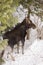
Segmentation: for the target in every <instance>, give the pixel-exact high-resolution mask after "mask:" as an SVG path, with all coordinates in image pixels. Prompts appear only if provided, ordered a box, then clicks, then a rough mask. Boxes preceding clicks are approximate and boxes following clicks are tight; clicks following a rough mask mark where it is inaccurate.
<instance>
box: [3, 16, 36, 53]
mask: <svg viewBox="0 0 43 65" xmlns="http://www.w3.org/2000/svg"><path fill="white" fill-rule="evenodd" d="M29 28H33V29H34V28H36V26H35V25H34V24H33V23H32V21H31V20H30V19H29V18H28V17H26V18H25V19H24V20H23V22H22V23H18V24H17V25H16V26H15V28H14V29H12V30H11V31H7V32H6V33H5V34H4V35H3V39H8V45H9V46H10V47H11V48H12V49H13V48H14V45H15V44H17V52H18V53H19V41H21V42H22V53H24V41H25V36H26V34H27V32H26V30H27V29H29Z"/></svg>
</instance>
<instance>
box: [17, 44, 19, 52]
mask: <svg viewBox="0 0 43 65" xmlns="http://www.w3.org/2000/svg"><path fill="white" fill-rule="evenodd" d="M17 53H19V43H17Z"/></svg>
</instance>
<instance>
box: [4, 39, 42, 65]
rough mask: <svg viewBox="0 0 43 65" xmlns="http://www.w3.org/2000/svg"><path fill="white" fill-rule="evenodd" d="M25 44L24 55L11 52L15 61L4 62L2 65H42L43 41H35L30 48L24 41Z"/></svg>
mask: <svg viewBox="0 0 43 65" xmlns="http://www.w3.org/2000/svg"><path fill="white" fill-rule="evenodd" d="M25 44H27V46H26V45H25V49H24V50H25V51H24V54H21V53H19V54H15V52H13V56H14V58H15V61H13V60H6V63H5V64H3V65H43V40H38V39H36V40H35V41H34V42H33V43H32V45H30V46H29V41H27V40H26V41H25Z"/></svg>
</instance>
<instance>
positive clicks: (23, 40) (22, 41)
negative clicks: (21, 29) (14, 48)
mask: <svg viewBox="0 0 43 65" xmlns="http://www.w3.org/2000/svg"><path fill="white" fill-rule="evenodd" d="M24 41H25V40H22V54H24Z"/></svg>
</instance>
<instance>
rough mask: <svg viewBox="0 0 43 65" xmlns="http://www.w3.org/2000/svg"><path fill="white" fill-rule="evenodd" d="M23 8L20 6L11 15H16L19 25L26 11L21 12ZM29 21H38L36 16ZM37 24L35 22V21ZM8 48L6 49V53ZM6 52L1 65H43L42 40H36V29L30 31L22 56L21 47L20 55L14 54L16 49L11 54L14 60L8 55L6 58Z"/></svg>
mask: <svg viewBox="0 0 43 65" xmlns="http://www.w3.org/2000/svg"><path fill="white" fill-rule="evenodd" d="M22 10H23V7H22V6H21V5H20V6H19V7H18V12H16V13H13V15H15V16H16V15H17V16H18V18H19V22H20V23H21V22H22V20H23V19H24V18H25V15H26V12H27V10H25V9H24V10H23V11H22ZM30 19H31V20H32V21H33V22H34V19H36V20H37V19H38V17H37V16H35V15H34V16H32V15H30ZM36 22H37V21H36ZM8 50H9V48H7V51H8ZM7 51H6V53H5V55H4V57H6V58H4V60H5V63H4V64H3V65H43V40H39V39H37V31H36V29H34V30H33V29H31V30H30V39H29V40H26V41H25V46H24V54H22V53H21V51H22V50H21V47H20V53H19V54H17V53H16V51H17V50H16V49H15V50H14V51H13V53H12V54H11V55H12V56H13V58H14V60H13V59H12V58H11V57H10V55H9V56H8V58H7V56H6V54H7Z"/></svg>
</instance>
